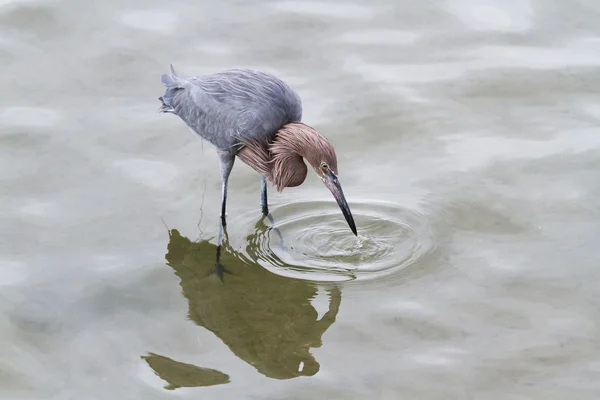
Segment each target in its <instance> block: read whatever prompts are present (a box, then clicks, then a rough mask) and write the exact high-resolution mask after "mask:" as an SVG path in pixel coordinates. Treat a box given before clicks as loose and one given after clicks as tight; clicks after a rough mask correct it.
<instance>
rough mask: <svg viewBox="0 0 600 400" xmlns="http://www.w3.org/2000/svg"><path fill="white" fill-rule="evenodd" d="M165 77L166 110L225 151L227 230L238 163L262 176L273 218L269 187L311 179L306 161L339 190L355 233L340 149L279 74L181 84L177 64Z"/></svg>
mask: <svg viewBox="0 0 600 400" xmlns="http://www.w3.org/2000/svg"><path fill="white" fill-rule="evenodd" d="M169 69H170V73H169V74H163V75H162V76H161V82H162V84H163V85H164V86H165V88H166V89H165V93H164V95H162V96H161V97H159V98H158V99H159V100H160V102H161V103H162V105H161V107H160V108H159V112H162V113H171V114H175V115H177V116H178V117H179V118H181V119H182V120H183V122H185V124H186V125H187V126H188V127H189V128H190V129H191V130H192V131H193V132H195V133H196V134H197V135H199V136H200V137H201V138H203V139H205V140H207V141H208V142H210V143H211V144H212V145H213V146H214V147H215V148H216V150H217V153H218V155H219V164H220V170H221V189H222V190H221V214H220V217H221V224H222V226H223V227H224V226H225V225H226V224H227V221H226V218H225V210H226V205H227V189H228V187H227V182H228V180H229V175H230V173H231V170H232V168H233V164H234V162H235V159H236V157H237V158H240V159H241V160H242V162H244V163H245V164H247V165H249V166H250V167H252V168H253V169H254V170H255V171H257V172H258V173H259V174H260V185H261V196H260V205H261V209H262V213H263V215H265V216H266V215H268V213H269V207H268V202H267V181H269V182H271V183H272V185H273V186H274V187H275V188H276V189H277V191H278V192H281V191H282V190H283V189H284V188H286V187H296V186H299V185H301V184H302V183H303V182H304V180H305V179H306V176H307V173H308V168H307V166H306V164H305V162H304V160H306V161H307V162H308V164H310V166H311V167H312V169H313V170H314V171H315V172H316V173H317V175H318V176H319V178H320V179H321V181H322V182H323V183H324V184H325V186H326V187H327V188H328V189H329V190H330V191H331V193H332V195H333V197H334V198H335V200H336V202H337V204H338V206H339V207H340V209H341V211H342V214H343V215H344V218H345V219H346V222H347V223H348V225H349V226H350V229H351V230H352V233H354V235H355V236H356V235H357V232H356V225H355V223H354V218H353V217H352V213H351V212H350V207H349V206H348V202H347V201H346V198H345V196H344V192H343V190H342V186H341V184H340V181H339V179H338V165H337V156H336V153H335V149H334V147H333V145H332V143H331V142H330V141H329V140H328V139H327V138H326V137H325V136H323V135H322V134H321V133H320V132H318V131H317V130H316V129H314V128H313V127H311V126H309V125H307V124H305V123H303V122H302V101H301V99H300V96H299V95H298V94H297V93H296V92H295V91H294V90H293V89H292V88H291V87H290V86H289V85H288V84H286V83H285V82H283V81H282V80H281V79H279V78H277V77H276V76H274V75H273V74H271V73H268V72H264V71H260V70H256V69H250V68H235V69H229V70H226V71H222V72H217V73H213V74H208V75H203V76H195V77H191V78H181V77H179V75H178V74H177V73H176V72H175V69H174V67H173V65H172V64H170V65H169Z"/></svg>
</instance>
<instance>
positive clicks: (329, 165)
mask: <svg viewBox="0 0 600 400" xmlns="http://www.w3.org/2000/svg"><path fill="white" fill-rule="evenodd" d="M331 149H332V151H333V146H332V148H331ZM311 165H312V163H311ZM313 169H314V170H315V171H316V172H317V175H319V178H321V181H323V183H324V184H325V186H326V187H327V189H329V191H330V192H331V194H332V195H333V197H334V198H335V201H336V202H337V203H338V206H339V207H340V209H341V210H342V214H344V218H346V222H348V225H349V226H350V229H351V230H352V233H354V235H356V234H357V233H356V225H355V224H354V218H353V217H352V213H351V212H350V207H349V206H348V202H347V201H346V197H345V196H344V191H343V190H342V185H341V184H340V181H339V180H338V177H337V160H336V158H335V152H333V157H327V155H324V156H323V157H322V160H321V162H320V163H319V164H318V167H315V166H313Z"/></svg>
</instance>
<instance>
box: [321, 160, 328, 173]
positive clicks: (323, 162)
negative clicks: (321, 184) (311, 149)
mask: <svg viewBox="0 0 600 400" xmlns="http://www.w3.org/2000/svg"><path fill="white" fill-rule="evenodd" d="M327 168H329V167H328V166H327V163H326V162H325V161H322V162H321V169H322V170H325V171H326V170H327Z"/></svg>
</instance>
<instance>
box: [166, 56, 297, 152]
mask: <svg viewBox="0 0 600 400" xmlns="http://www.w3.org/2000/svg"><path fill="white" fill-rule="evenodd" d="M161 82H162V84H163V85H164V86H165V87H166V91H165V94H164V95H163V96H162V97H159V100H161V101H162V103H163V105H162V107H161V109H160V111H162V112H167V113H173V114H176V115H178V116H179V117H180V118H181V119H182V120H183V121H184V122H185V123H186V124H187V125H188V126H189V127H190V128H191V129H192V130H193V131H194V132H196V133H197V134H198V135H200V136H201V137H202V138H204V139H206V140H208V141H209V142H211V143H212V144H213V145H214V146H215V147H217V148H218V149H220V150H227V151H230V152H232V153H233V154H236V153H237V151H238V150H239V149H240V148H241V147H242V146H243V143H244V141H247V140H259V141H271V140H272V139H273V136H274V135H275V133H276V132H277V131H278V130H279V129H280V128H281V127H282V126H283V125H285V124H287V123H289V122H293V121H301V119H302V103H301V100H300V97H299V96H298V94H297V93H296V92H295V91H294V90H293V89H292V88H290V87H289V86H288V85H287V84H286V83H285V82H283V81H282V80H280V79H279V78H277V77H275V76H273V75H271V74H269V73H266V72H262V71H257V70H252V69H232V70H228V71H224V72H219V73H216V74H212V75H205V76H200V77H194V78H190V79H182V78H180V77H178V76H177V74H176V73H175V70H174V69H173V66H172V65H171V74H170V75H166V74H165V75H162V76H161Z"/></svg>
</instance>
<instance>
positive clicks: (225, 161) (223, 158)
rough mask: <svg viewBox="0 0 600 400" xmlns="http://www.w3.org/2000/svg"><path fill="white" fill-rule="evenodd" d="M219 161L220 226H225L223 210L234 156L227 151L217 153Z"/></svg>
mask: <svg viewBox="0 0 600 400" xmlns="http://www.w3.org/2000/svg"><path fill="white" fill-rule="evenodd" d="M219 160H220V166H221V184H222V185H223V187H222V192H221V224H223V226H225V225H227V221H226V220H225V208H226V205H227V181H228V180H229V174H230V173H231V169H232V168H233V163H234V161H235V155H233V154H231V153H229V152H227V151H219Z"/></svg>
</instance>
